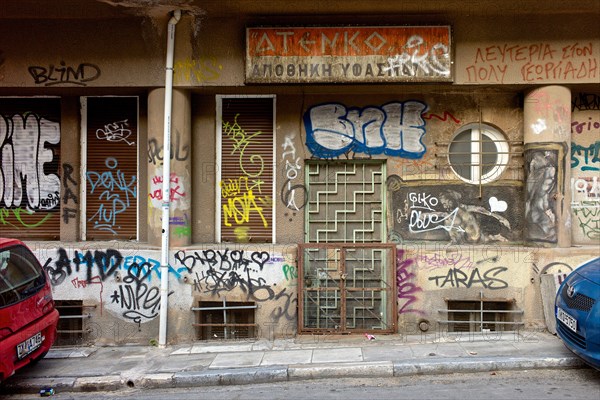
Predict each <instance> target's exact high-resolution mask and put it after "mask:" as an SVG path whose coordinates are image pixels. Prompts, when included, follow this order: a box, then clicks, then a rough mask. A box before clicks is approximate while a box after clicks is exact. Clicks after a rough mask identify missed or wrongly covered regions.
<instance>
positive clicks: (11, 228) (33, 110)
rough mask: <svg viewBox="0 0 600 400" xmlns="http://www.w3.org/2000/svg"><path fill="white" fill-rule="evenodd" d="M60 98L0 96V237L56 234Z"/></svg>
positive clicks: (50, 237)
mask: <svg viewBox="0 0 600 400" xmlns="http://www.w3.org/2000/svg"><path fill="white" fill-rule="evenodd" d="M59 168H60V99H59V98H0V236H6V237H18V238H19V239H32V240H56V239H59V236H60V192H61V189H60V183H61V178H60V171H59Z"/></svg>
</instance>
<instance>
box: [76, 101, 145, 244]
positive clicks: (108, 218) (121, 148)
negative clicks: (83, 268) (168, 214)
mask: <svg viewBox="0 0 600 400" xmlns="http://www.w3.org/2000/svg"><path fill="white" fill-rule="evenodd" d="M86 138H87V142H86V148H87V151H86V157H87V160H86V239H89V240H110V239H123V240H134V239H137V198H138V196H137V187H138V182H137V159H138V153H137V147H138V98H137V97H90V98H88V99H87V131H86Z"/></svg>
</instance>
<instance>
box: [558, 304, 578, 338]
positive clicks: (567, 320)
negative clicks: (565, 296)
mask: <svg viewBox="0 0 600 400" xmlns="http://www.w3.org/2000/svg"><path fill="white" fill-rule="evenodd" d="M556 317H557V318H558V320H559V321H560V322H562V323H563V324H565V325H566V326H567V328H569V329H570V330H572V331H573V332H575V333H577V320H576V319H575V318H573V317H571V316H570V315H569V314H567V313H566V312H565V311H563V310H562V309H560V308H559V309H558V310H557V311H556Z"/></svg>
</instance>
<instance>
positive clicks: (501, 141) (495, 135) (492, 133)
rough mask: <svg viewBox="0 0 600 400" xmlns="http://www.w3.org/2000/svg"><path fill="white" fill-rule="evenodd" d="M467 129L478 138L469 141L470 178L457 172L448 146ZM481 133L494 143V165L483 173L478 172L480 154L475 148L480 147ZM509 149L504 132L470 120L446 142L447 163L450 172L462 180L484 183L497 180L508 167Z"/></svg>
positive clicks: (471, 182)
mask: <svg viewBox="0 0 600 400" xmlns="http://www.w3.org/2000/svg"><path fill="white" fill-rule="evenodd" d="M469 130H470V131H471V137H472V138H473V137H475V136H477V137H478V138H479V139H478V140H472V142H471V143H472V146H471V151H472V153H471V157H470V158H471V163H470V164H469V165H470V166H471V178H467V177H465V176H463V175H461V174H460V173H458V172H457V170H456V168H455V165H453V163H452V161H451V156H452V154H453V153H452V152H451V151H450V148H451V147H452V144H453V143H455V140H456V138H457V137H458V136H459V135H461V134H463V133H464V132H465V131H469ZM481 135H485V136H487V138H488V139H489V140H491V141H492V143H494V145H495V146H496V162H495V166H494V167H492V169H491V170H490V171H488V172H487V173H485V174H480V173H479V169H480V166H481V161H480V159H479V158H480V157H479V156H480V154H479V151H478V150H477V149H478V148H480V146H481V143H482V139H481ZM509 151H510V146H509V144H508V141H507V138H506V135H505V134H504V132H502V131H501V130H500V129H498V128H497V127H495V126H493V125H490V124H486V123H483V122H481V123H480V122H472V123H469V124H466V125H463V126H461V127H460V128H459V129H457V130H456V132H455V133H454V135H452V139H451V140H450V143H449V144H448V156H447V158H448V165H449V166H450V169H451V170H452V172H454V174H455V175H456V176H457V177H458V178H459V179H460V180H462V181H463V182H467V183H470V184H473V185H480V184H486V183H490V182H493V181H495V180H498V179H499V178H500V176H502V174H503V173H504V171H505V170H506V168H507V167H508V162H509V161H510V156H509ZM462 167H464V166H462ZM475 171H477V173H474V172H475Z"/></svg>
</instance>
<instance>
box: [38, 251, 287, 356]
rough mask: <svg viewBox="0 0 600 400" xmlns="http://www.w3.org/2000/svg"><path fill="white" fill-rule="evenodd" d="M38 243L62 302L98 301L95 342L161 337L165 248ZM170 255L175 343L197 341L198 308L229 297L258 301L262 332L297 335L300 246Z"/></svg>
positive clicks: (92, 312)
mask: <svg viewBox="0 0 600 400" xmlns="http://www.w3.org/2000/svg"><path fill="white" fill-rule="evenodd" d="M31 247H32V250H33V251H34V254H35V255H36V256H37V257H38V259H39V260H40V262H41V263H42V265H43V268H44V270H45V271H46V272H47V273H48V276H49V278H50V281H51V283H52V287H53V296H54V298H55V300H82V301H83V304H84V305H86V306H93V308H91V309H86V310H85V312H86V313H88V312H89V313H90V315H91V318H90V319H89V321H88V322H87V324H88V325H89V326H90V327H91V329H92V334H93V336H94V337H93V338H92V339H94V340H95V341H97V342H99V343H144V344H147V343H148V341H149V340H152V339H155V338H156V337H157V336H158V322H159V313H160V300H161V299H160V297H161V294H160V280H161V273H162V271H161V268H160V261H159V260H160V251H157V250H149V249H143V248H140V247H138V246H137V245H132V244H129V245H127V244H123V245H121V246H120V247H118V248H116V247H98V246H94V247H92V246H81V247H54V246H47V245H43V244H40V245H37V244H32V245H31ZM169 260H170V265H169V267H168V273H169V282H170V283H169V285H170V286H169V312H168V314H169V324H170V325H169V326H177V329H174V330H171V333H170V334H169V335H170V336H169V340H170V341H175V340H186V341H190V340H193V339H194V337H193V336H194V329H193V326H192V323H194V322H195V321H196V320H195V315H194V312H193V311H191V307H193V306H197V302H198V301H221V300H222V299H226V300H227V301H251V302H255V303H256V304H258V305H259V306H258V308H257V311H256V314H255V318H256V319H255V320H256V322H257V324H258V326H260V327H262V328H261V329H262V331H261V330H260V329H259V331H258V333H257V336H258V335H268V336H269V337H277V336H283V335H286V334H290V332H292V333H293V332H295V319H296V305H297V294H296V286H297V272H296V264H295V251H289V249H284V248H281V249H279V248H269V249H261V248H256V249H253V248H244V249H241V248H212V247H206V248H197V249H186V250H173V251H171V254H170V257H169ZM182 321H183V322H182ZM266 327H268V329H267V328H266ZM125 332H126V333H127V334H125ZM259 337H260V336H259Z"/></svg>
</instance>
